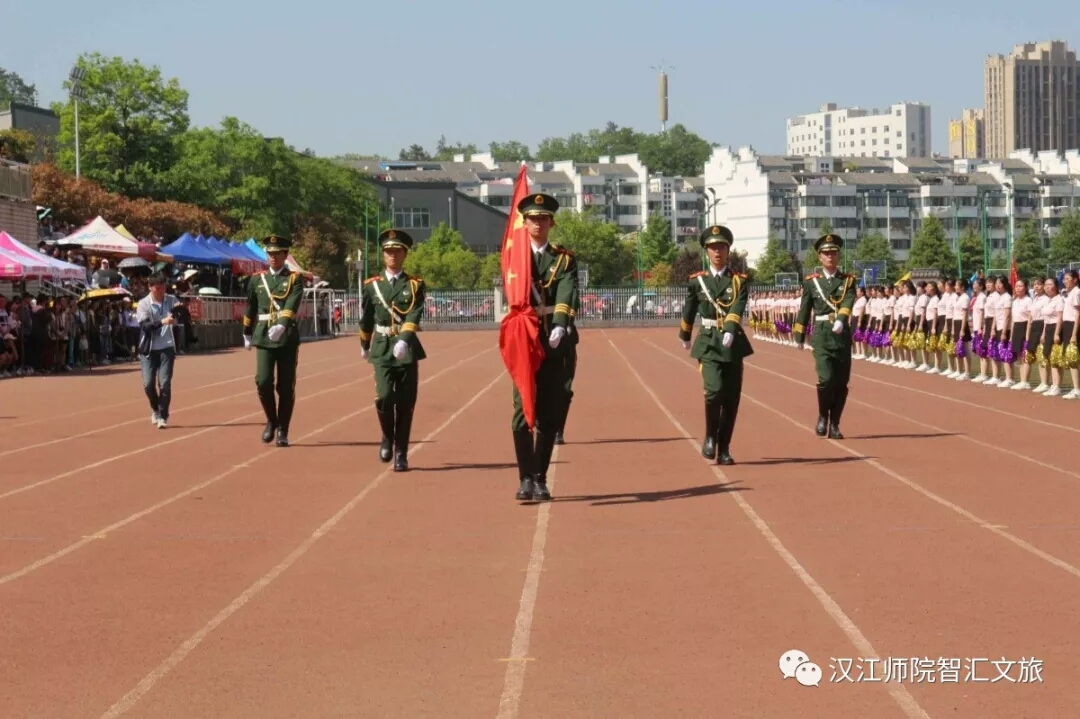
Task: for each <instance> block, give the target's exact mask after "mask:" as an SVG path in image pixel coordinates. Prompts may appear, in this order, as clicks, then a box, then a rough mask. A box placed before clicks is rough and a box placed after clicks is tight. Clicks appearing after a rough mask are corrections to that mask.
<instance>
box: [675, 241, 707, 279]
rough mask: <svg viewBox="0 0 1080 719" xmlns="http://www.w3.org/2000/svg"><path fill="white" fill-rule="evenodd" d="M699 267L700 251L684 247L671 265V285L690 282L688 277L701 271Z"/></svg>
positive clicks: (700, 262)
mask: <svg viewBox="0 0 1080 719" xmlns="http://www.w3.org/2000/svg"><path fill="white" fill-rule="evenodd" d="M701 266H702V259H701V251H700V250H693V249H691V248H689V247H684V248H683V249H682V250H680V251H679V254H678V255H676V256H675V261H674V262H672V263H671V284H673V285H683V284H686V283H687V282H689V281H690V275H692V274H694V273H695V272H700V271H701Z"/></svg>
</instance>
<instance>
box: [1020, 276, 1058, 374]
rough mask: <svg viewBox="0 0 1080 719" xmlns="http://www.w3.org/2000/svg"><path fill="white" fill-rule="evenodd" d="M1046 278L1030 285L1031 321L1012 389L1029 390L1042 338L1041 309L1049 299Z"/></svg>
mask: <svg viewBox="0 0 1080 719" xmlns="http://www.w3.org/2000/svg"><path fill="white" fill-rule="evenodd" d="M1045 285H1046V278H1045V277H1040V278H1038V279H1037V280H1033V281H1032V283H1031V294H1032V297H1031V321H1030V322H1028V333H1027V338H1026V339H1025V340H1024V347H1025V350H1024V356H1023V357H1017V358H1016V361H1017V362H1020V363H1021V365H1020V382H1018V383H1017V384H1015V385H1013V389H1031V385H1030V384H1028V379H1029V378H1030V377H1031V366H1032V365H1034V364H1035V363H1036V362H1037V361H1038V357H1039V343H1041V342H1042V336H1043V327H1044V323H1043V308H1044V307H1046V303H1047V302H1049V301H1050V298H1049V297H1047V296H1046V290H1045Z"/></svg>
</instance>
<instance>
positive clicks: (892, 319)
mask: <svg viewBox="0 0 1080 719" xmlns="http://www.w3.org/2000/svg"><path fill="white" fill-rule="evenodd" d="M884 290H885V309H884V310H883V311H882V329H881V331H882V332H884V333H885V339H884V343H885V346H884V347H883V348H882V349H884V350H885V360H884V363H883V364H887V365H895V364H896V346H895V345H894V344H893V341H892V338H893V333H894V331H895V330H896V288H895V287H893V286H891V285H885V287H884Z"/></svg>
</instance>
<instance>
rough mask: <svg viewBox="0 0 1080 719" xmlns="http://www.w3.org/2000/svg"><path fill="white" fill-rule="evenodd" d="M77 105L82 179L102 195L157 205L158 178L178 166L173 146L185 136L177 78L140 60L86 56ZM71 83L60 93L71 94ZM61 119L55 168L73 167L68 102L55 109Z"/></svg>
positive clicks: (184, 102) (184, 99) (183, 99)
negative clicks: (112, 193)
mask: <svg viewBox="0 0 1080 719" xmlns="http://www.w3.org/2000/svg"><path fill="white" fill-rule="evenodd" d="M76 64H77V65H78V66H79V67H81V68H82V69H83V70H84V71H85V76H84V78H83V80H82V81H81V83H80V86H81V88H82V90H83V92H84V94H85V99H84V100H82V101H80V102H79V143H80V147H79V149H80V158H79V159H80V166H81V171H82V173H83V174H84V175H86V176H87V177H88V178H90V179H93V180H96V181H98V182H100V183H101V184H102V185H103V186H104V187H105V188H106V189H108V190H113V191H116V192H121V193H123V194H125V195H128V196H130V197H147V196H149V197H155V198H158V199H162V198H164V196H165V193H164V192H163V190H164V186H163V183H162V175H163V174H164V173H165V172H166V171H167V170H168V169H169V168H170V167H171V166H172V165H173V163H174V161H175V159H176V140H177V138H178V137H179V136H180V135H181V134H182V133H183V132H184V131H186V130H187V129H188V124H189V118H188V93H187V91H186V90H184V89H183V88H181V87H180V83H179V81H177V80H176V78H171V79H168V80H166V79H165V78H164V77H163V76H162V74H161V70H160V69H159V68H158V67H156V66H155V67H147V66H145V65H143V64H142V63H140V62H139V61H138V60H132V61H126V60H124V59H123V58H120V57H105V56H104V55H101V54H100V53H91V54H84V55H81V56H80V57H79V59H78V60H77V62H76ZM70 86H71V82H70V80H68V81H65V83H64V87H65V88H66V89H67V88H70ZM53 111H54V112H56V113H57V114H58V115H59V116H60V133H59V136H58V144H59V147H60V150H59V152H58V153H57V160H58V164H59V165H60V167H61V168H62V169H64V170H67V171H71V170H73V169H74V167H75V116H74V105H73V104H72V103H70V102H65V103H54V104H53Z"/></svg>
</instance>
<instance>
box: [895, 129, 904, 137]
mask: <svg viewBox="0 0 1080 719" xmlns="http://www.w3.org/2000/svg"><path fill="white" fill-rule="evenodd" d="M896 136H897V137H903V136H904V133H903V132H901V131H900V130H897V131H896Z"/></svg>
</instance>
